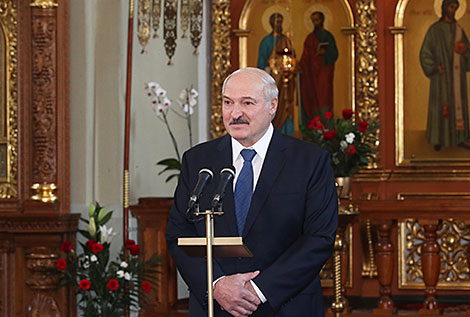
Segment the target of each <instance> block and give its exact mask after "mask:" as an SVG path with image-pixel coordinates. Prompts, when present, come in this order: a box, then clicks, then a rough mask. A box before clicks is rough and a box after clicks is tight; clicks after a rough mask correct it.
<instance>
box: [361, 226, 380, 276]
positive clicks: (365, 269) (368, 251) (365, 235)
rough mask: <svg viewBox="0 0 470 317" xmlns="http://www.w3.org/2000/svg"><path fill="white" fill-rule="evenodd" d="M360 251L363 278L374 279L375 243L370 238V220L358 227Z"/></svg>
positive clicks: (376, 273)
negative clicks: (362, 256)
mask: <svg viewBox="0 0 470 317" xmlns="http://www.w3.org/2000/svg"><path fill="white" fill-rule="evenodd" d="M360 230H361V242H362V250H364V254H365V256H364V258H363V262H362V272H361V275H362V276H363V277H370V278H373V277H376V276H377V275H378V272H377V266H376V265H375V254H374V245H375V243H376V241H375V240H377V239H374V238H373V236H372V224H371V222H370V219H367V220H366V221H364V222H362V223H361V225H360Z"/></svg>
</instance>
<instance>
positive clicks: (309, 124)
mask: <svg viewBox="0 0 470 317" xmlns="http://www.w3.org/2000/svg"><path fill="white" fill-rule="evenodd" d="M315 123H316V121H314V120H310V121H309V122H307V129H309V130H312V129H313V128H315Z"/></svg>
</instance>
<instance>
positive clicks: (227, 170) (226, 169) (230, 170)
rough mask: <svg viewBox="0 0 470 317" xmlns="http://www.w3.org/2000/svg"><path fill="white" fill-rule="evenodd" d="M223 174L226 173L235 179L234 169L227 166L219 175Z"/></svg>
mask: <svg viewBox="0 0 470 317" xmlns="http://www.w3.org/2000/svg"><path fill="white" fill-rule="evenodd" d="M225 172H228V173H230V174H232V176H234V177H235V167H233V166H229V167H224V168H223V169H222V170H220V174H221V175H222V174H223V173H225Z"/></svg>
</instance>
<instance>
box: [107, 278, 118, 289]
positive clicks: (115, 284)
mask: <svg viewBox="0 0 470 317" xmlns="http://www.w3.org/2000/svg"><path fill="white" fill-rule="evenodd" d="M108 288H109V289H110V290H112V291H115V290H117V289H118V288H119V282H118V281H117V280H116V279H115V278H112V279H110V280H109V282H108Z"/></svg>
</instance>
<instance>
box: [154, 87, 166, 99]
mask: <svg viewBox="0 0 470 317" xmlns="http://www.w3.org/2000/svg"><path fill="white" fill-rule="evenodd" d="M155 93H156V94H157V96H158V97H165V96H166V90H165V89H163V88H162V87H158V88H157V90H156V91H155Z"/></svg>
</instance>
